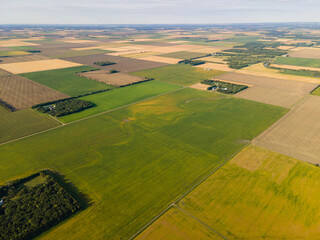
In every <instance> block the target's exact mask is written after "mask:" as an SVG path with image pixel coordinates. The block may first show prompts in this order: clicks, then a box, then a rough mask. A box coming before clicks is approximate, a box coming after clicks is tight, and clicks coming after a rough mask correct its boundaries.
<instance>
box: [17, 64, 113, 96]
mask: <svg viewBox="0 0 320 240" xmlns="http://www.w3.org/2000/svg"><path fill="white" fill-rule="evenodd" d="M92 69H94V68H92V67H89V66H80V67H74V68H64V69H57V70H49V71H42V72H34V73H26V74H21V76H23V77H25V78H28V79H31V80H32V81H35V82H37V83H40V84H42V85H45V86H47V87H50V88H52V89H55V90H57V91H59V92H62V93H64V94H67V95H69V96H79V95H82V94H87V93H90V92H95V91H99V90H104V89H110V88H112V86H110V85H107V84H105V83H100V82H97V81H94V80H90V79H87V78H84V77H80V76H78V75H76V73H78V72H81V71H87V70H92Z"/></svg>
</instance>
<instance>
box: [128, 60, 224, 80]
mask: <svg viewBox="0 0 320 240" xmlns="http://www.w3.org/2000/svg"><path fill="white" fill-rule="evenodd" d="M223 73H224V72H223V71H218V70H211V71H205V70H203V69H202V68H196V67H192V66H187V65H184V64H175V65H169V66H165V67H159V68H153V69H149V70H144V71H139V72H134V73H132V75H136V76H140V77H148V78H154V79H156V80H160V81H164V82H169V83H174V84H178V85H191V84H195V83H198V82H201V81H202V80H205V79H209V78H213V77H215V76H218V75H221V74H223Z"/></svg>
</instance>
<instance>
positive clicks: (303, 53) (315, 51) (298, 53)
mask: <svg viewBox="0 0 320 240" xmlns="http://www.w3.org/2000/svg"><path fill="white" fill-rule="evenodd" d="M289 56H290V57H299V58H316V59H320V48H303V49H301V50H299V49H296V50H295V51H294V52H292V53H290V54H289Z"/></svg>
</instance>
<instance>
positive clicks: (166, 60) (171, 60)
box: [138, 56, 182, 64]
mask: <svg viewBox="0 0 320 240" xmlns="http://www.w3.org/2000/svg"><path fill="white" fill-rule="evenodd" d="M138 59H141V60H146V61H153V62H160V63H167V64H177V63H178V62H180V61H181V60H182V59H178V58H170V57H161V56H148V57H140V58H138Z"/></svg>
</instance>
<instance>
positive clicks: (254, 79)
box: [216, 72, 317, 107]
mask: <svg viewBox="0 0 320 240" xmlns="http://www.w3.org/2000/svg"><path fill="white" fill-rule="evenodd" d="M216 79H218V80H222V81H232V82H234V83H239V84H245V85H251V86H252V87H249V88H248V89H245V90H244V91H241V92H239V93H237V94H235V96H237V97H241V98H244V99H249V100H253V101H258V102H263V103H268V104H273V105H278V106H281V107H291V106H292V105H293V104H295V103H296V102H297V101H298V100H299V99H301V98H303V97H304V96H305V95H306V94H309V93H310V92H311V91H312V90H313V89H315V88H316V86H317V84H313V83H303V82H295V81H285V80H282V79H276V78H267V77H260V76H254V75H248V74H240V73H235V72H233V73H226V74H223V75H220V76H219V77H217V78H216Z"/></svg>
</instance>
